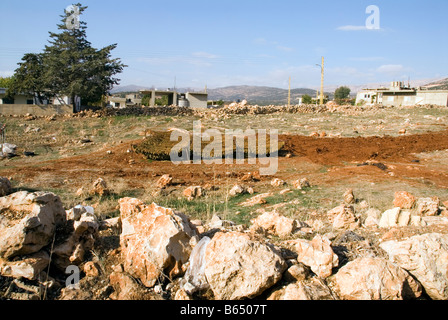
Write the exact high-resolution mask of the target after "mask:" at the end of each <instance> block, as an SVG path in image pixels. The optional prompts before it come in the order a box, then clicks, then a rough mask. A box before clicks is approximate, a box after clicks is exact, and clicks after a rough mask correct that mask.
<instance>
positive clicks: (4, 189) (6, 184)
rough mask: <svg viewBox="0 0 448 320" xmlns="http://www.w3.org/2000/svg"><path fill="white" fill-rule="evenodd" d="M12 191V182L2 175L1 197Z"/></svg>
mask: <svg viewBox="0 0 448 320" xmlns="http://www.w3.org/2000/svg"><path fill="white" fill-rule="evenodd" d="M11 192H12V186H11V182H10V181H9V179H8V178H5V177H0V197H4V196H7V195H9V194H10V193H11Z"/></svg>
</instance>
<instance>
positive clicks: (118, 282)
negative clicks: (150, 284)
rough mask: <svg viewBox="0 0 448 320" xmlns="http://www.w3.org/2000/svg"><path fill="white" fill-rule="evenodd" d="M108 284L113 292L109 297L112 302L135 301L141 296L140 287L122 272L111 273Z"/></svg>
mask: <svg viewBox="0 0 448 320" xmlns="http://www.w3.org/2000/svg"><path fill="white" fill-rule="evenodd" d="M109 282H110V284H111V286H112V287H113V288H114V290H115V292H114V293H112V294H111V295H110V298H111V299H112V300H137V299H140V298H141V296H142V295H141V291H142V289H141V288H140V285H139V284H138V283H137V281H136V280H135V279H134V278H132V277H131V276H130V275H128V274H126V273H124V272H112V273H111V274H110V275H109Z"/></svg>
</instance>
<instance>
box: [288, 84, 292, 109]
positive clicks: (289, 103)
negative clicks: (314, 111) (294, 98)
mask: <svg viewBox="0 0 448 320" xmlns="http://www.w3.org/2000/svg"><path fill="white" fill-rule="evenodd" d="M290 106H291V77H289V86H288V107H290Z"/></svg>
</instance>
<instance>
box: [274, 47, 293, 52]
mask: <svg viewBox="0 0 448 320" xmlns="http://www.w3.org/2000/svg"><path fill="white" fill-rule="evenodd" d="M277 49H278V50H280V51H284V52H292V51H294V49H293V48H290V47H285V46H277Z"/></svg>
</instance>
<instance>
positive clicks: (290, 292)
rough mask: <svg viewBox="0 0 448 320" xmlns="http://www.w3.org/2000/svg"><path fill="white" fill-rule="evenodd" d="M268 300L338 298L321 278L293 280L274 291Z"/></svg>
mask: <svg viewBox="0 0 448 320" xmlns="http://www.w3.org/2000/svg"><path fill="white" fill-rule="evenodd" d="M268 300H336V299H335V297H334V295H333V294H332V292H331V290H330V288H328V287H327V285H326V284H325V283H323V281H322V280H320V279H316V278H313V279H310V280H308V281H299V282H293V283H290V284H288V285H286V286H285V287H282V288H280V289H277V290H275V291H273V292H272V293H271V294H270V295H269V297H268Z"/></svg>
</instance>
